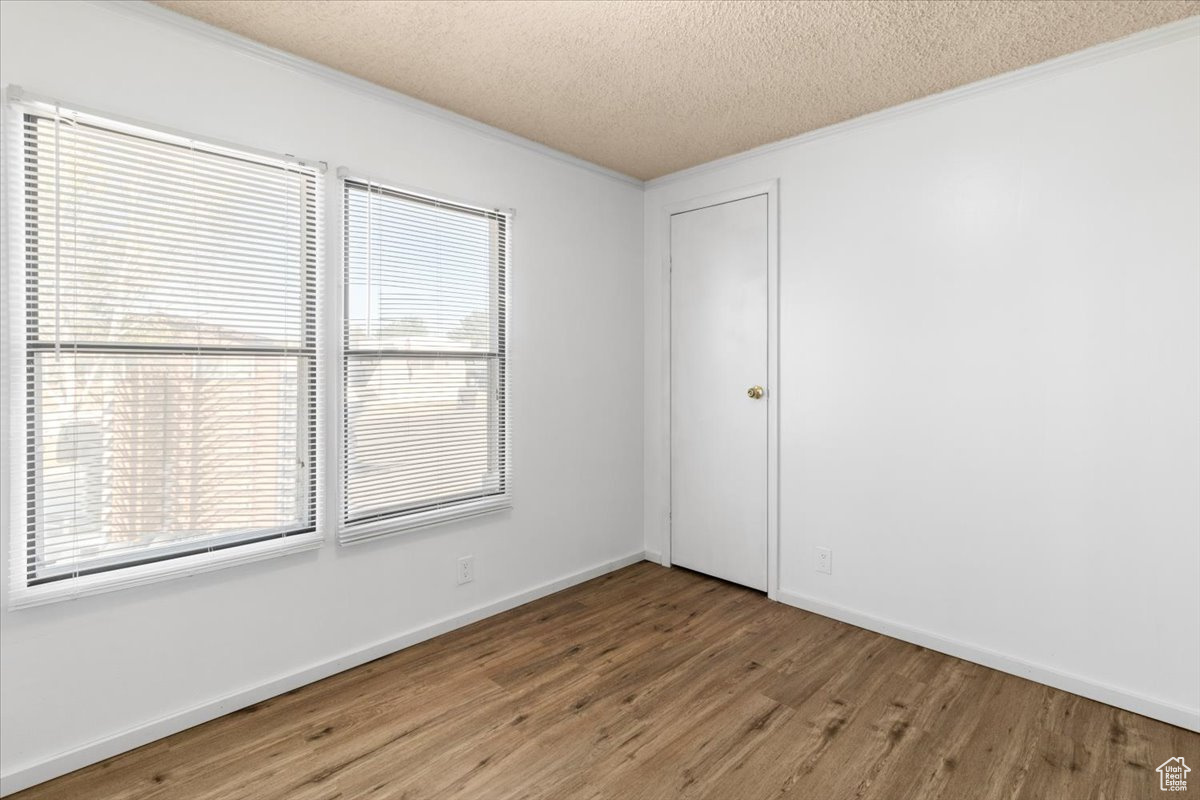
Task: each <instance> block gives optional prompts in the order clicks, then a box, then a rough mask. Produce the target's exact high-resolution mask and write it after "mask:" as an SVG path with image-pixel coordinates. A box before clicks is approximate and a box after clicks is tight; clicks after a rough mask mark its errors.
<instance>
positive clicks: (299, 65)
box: [88, 0, 643, 188]
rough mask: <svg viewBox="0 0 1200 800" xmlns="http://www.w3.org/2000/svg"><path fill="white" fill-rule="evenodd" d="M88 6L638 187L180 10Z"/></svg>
mask: <svg viewBox="0 0 1200 800" xmlns="http://www.w3.org/2000/svg"><path fill="white" fill-rule="evenodd" d="M88 2H89V3H91V4H92V5H94V6H98V7H100V8H103V9H106V10H109V11H115V12H117V13H120V14H124V15H126V16H128V17H134V18H137V19H142V20H148V21H150V22H155V23H158V24H161V25H170V26H172V27H174V28H176V29H178V30H182V31H185V32H187V33H189V34H191V35H193V36H197V37H199V38H203V39H208V40H209V41H211V42H215V43H217V44H221V45H224V46H226V47H230V48H232V49H234V50H237V51H239V52H241V53H242V54H243V55H248V56H251V57H253V58H256V59H258V60H259V61H264V62H266V63H269V64H272V65H273V66H277V67H284V68H286V69H289V70H292V71H293V72H298V73H301V74H304V75H308V76H312V77H316V78H320V79H322V80H324V81H327V82H329V83H333V84H336V85H338V86H340V87H342V88H343V89H348V90H350V91H353V92H356V93H358V94H362V95H367V96H368V97H372V98H374V99H376V100H383V101H385V102H389V103H393V104H395V105H398V106H400V107H401V108H403V109H405V110H406V111H411V112H413V113H416V114H420V115H421V116H424V117H428V118H430V119H434V120H437V121H439V122H445V123H448V124H450V125H456V126H458V127H460V128H464V129H466V130H469V131H471V132H473V133H477V134H480V135H482V136H487V137H489V138H491V139H496V140H498V141H501V142H505V143H507V144H510V145H514V146H516V147H520V148H522V149H524V150H529V151H531V152H534V153H537V154H539V155H543V156H546V157H548V158H553V159H554V160H556V161H560V162H562V163H564V164H570V165H571V166H573V167H578V168H580V169H584V170H587V171H588V172H591V173H593V174H595V175H600V176H603V177H605V178H609V179H611V180H614V181H617V182H619V183H623V184H627V185H629V186H636V187H638V188H641V187H642V185H643V184H642V181H640V180H638V179H637V178H634V177H632V176H630V175H626V174H624V173H622V172H617V171H616V170H613V169H609V168H608V167H602V166H600V165H599V164H593V163H592V162H591V161H586V160H584V159H582V158H578V157H576V156H573V155H570V154H569V153H564V152H563V151H561V150H555V149H554V148H553V147H548V146H546V145H544V144H540V143H539V142H535V141H533V140H531V139H526V138H525V137H523V136H518V135H517V134H515V133H509V132H508V131H505V130H501V129H500V128H495V127H493V126H491V125H488V124H486V123H483V122H480V121H478V120H474V119H471V118H470V117H465V116H463V115H462V114H456V113H455V112H453V111H449V110H447V109H444V108H441V107H440V106H435V105H433V104H432V103H426V102H424V101H423V100H418V99H416V98H415V97H409V96H408V95H406V94H401V93H400V92H397V91H394V90H392V89H387V88H384V87H383V86H380V85H379V84H376V83H372V82H370V81H368V80H364V79H362V78H356V77H354V76H353V75H350V74H347V73H345V72H341V71H339V70H336V69H333V68H332V67H327V66H325V65H324V64H318V63H317V62H315V61H310V60H309V59H307V58H301V57H300V56H296V55H292V54H291V53H285V52H284V51H282V50H276V49H275V48H273V47H268V46H267V45H265V44H261V43H260V42H256V41H254V40H252V39H247V38H246V37H244V36H239V35H238V34H236V33H231V32H230V31H227V30H224V29H223V28H218V27H216V26H214V25H209V24H208V23H206V22H201V21H200V20H197V19H192V18H191V17H187V16H184V15H183V14H179V13H176V12H174V11H168V10H167V9H165V8H160V7H159V6H156V5H154V4H153V3H150V2H148V0H88Z"/></svg>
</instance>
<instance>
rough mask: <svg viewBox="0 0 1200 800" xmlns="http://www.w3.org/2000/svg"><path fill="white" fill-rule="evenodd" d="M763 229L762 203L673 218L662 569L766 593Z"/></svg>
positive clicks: (760, 198) (759, 199) (752, 200)
mask: <svg viewBox="0 0 1200 800" xmlns="http://www.w3.org/2000/svg"><path fill="white" fill-rule="evenodd" d="M767 230H768V229H767V195H765V194H761V195H756V196H754V197H747V198H744V199H742V200H735V201H733V202H729V203H721V204H719V205H713V206H708V207H706V208H699V209H696V210H694V211H686V212H683V213H680V214H674V215H672V217H671V563H672V564H678V565H679V566H681V567H687V568H689V569H694V570H696V571H697V572H703V573H706V574H708V575H715V576H716V577H718V578H724V579H726V580H729V581H733V582H735V583H740V584H743V585H745V586H750V587H753V588H755V589H761V590H763V591H766V589H767V401H766V398H765V396H764V395H762V394H760V392H758V391H755V389H756V388H757V389H759V390H761V391H762V392H765V388H766V386H767V324H768V319H767V268H768V264H767V258H768V253H767V243H768V240H767V235H768V233H767ZM755 395H758V396H755Z"/></svg>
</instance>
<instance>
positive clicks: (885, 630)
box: [779, 589, 1200, 732]
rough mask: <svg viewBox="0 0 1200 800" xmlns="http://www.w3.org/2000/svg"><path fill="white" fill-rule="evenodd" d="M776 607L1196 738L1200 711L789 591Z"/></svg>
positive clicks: (781, 596)
mask: <svg viewBox="0 0 1200 800" xmlns="http://www.w3.org/2000/svg"><path fill="white" fill-rule="evenodd" d="M779 601H780V602H782V603H786V604H787V605H789V606H795V607H796V608H802V609H804V610H805V611H811V612H813V613H814V614H820V615H821V616H823V617H831V618H833V619H836V620H840V621H841V622H847V623H849V624H851V625H857V626H858V627H860V628H866V629H867V630H869V631H875V632H876V633H882V634H883V635H884V636H890V637H892V638H893V639H900V640H901V641H905V642H909V643H911V644H916V645H920V646H921V647H928V648H929V649H930V650H936V651H938V652H939V653H946V654H947V655H951V656H955V657H956V658H961V659H963V660H965V661H971V662H974V663H976V664H982V665H983V666H985V667H991V668H992V669H998V670H1000V671H1001V672H1007V673H1009V674H1010V675H1016V676H1018V677H1021V678H1026V679H1028V680H1031V681H1036V682H1037V683H1042V684H1045V685H1046V686H1053V687H1054V688H1055V689H1062V690H1063V691H1064V692H1070V693H1071V694H1077V695H1080V696H1081V697H1086V698H1088V699H1091V700H1097V701H1099V702H1101V703H1106V704H1108V705H1110V706H1116V707H1117V708H1123V709H1125V710H1126V711H1132V712H1134V713H1135V714H1141V715H1143V716H1146V717H1151V718H1153V719H1158V720H1162V721H1163V722H1169V723H1170V724H1172V725H1178V726H1179V727H1181V728H1187V729H1188V730H1192V731H1197V732H1200V709H1196V708H1188V707H1187V706H1180V705H1174V704H1171V703H1164V702H1163V701H1161V700H1155V699H1153V698H1150V697H1146V696H1145V695H1140V694H1137V693H1135V692H1130V691H1126V690H1125V689H1118V688H1117V687H1115V686H1109V685H1108V684H1104V683H1100V682H1098V681H1094V680H1091V679H1089V678H1084V677H1081V676H1079V675H1073V674H1070V673H1067V672H1062V671H1060V670H1057V669H1054V668H1053V667H1047V666H1043V665H1041V664H1033V663H1030V662H1028V661H1024V660H1022V659H1019V658H1014V657H1012V656H1007V655H1004V654H1003V653H998V652H996V651H995V650H989V649H987V648H986V647H980V646H978V645H973V644H968V643H967V642H961V641H958V640H956V639H950V638H948V637H946V636H942V635H941V634H937V633H933V632H931V631H926V630H922V629H920V628H914V627H912V626H910V625H905V624H903V623H900V622H896V621H894V620H890V619H884V618H883V617H877V616H874V615H872V614H865V613H863V612H861V611H855V610H854V609H850V608H846V607H844V606H839V605H835V604H833V603H827V602H825V601H823V600H817V599H815V598H813V597H808V596H806V595H802V594H799V593H797V592H793V591H789V590H787V589H780V590H779Z"/></svg>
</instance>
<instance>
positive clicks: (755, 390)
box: [746, 386, 763, 400]
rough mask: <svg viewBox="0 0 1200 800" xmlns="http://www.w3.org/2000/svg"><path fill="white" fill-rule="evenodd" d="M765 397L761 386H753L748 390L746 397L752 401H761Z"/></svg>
mask: <svg viewBox="0 0 1200 800" xmlns="http://www.w3.org/2000/svg"><path fill="white" fill-rule="evenodd" d="M762 396H763V388H762V387H761V386H751V387H750V388H749V389H747V390H746V397H749V398H750V399H751V400H761V399H762Z"/></svg>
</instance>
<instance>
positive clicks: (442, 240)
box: [341, 179, 509, 541]
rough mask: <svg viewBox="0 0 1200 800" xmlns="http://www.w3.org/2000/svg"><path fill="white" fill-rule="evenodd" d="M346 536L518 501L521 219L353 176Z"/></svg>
mask: <svg viewBox="0 0 1200 800" xmlns="http://www.w3.org/2000/svg"><path fill="white" fill-rule="evenodd" d="M343 185H344V196H343V197H344V213H345V221H344V222H345V242H344V257H345V286H344V291H345V296H344V313H345V317H344V321H345V329H344V345H343V363H342V367H343V370H342V389H343V397H342V407H343V408H342V410H343V414H344V417H343V425H342V443H341V445H342V482H341V513H342V518H341V539H342V540H343V541H355V540H359V539H365V538H372V537H375V536H379V535H383V534H386V533H391V532H394V531H396V530H400V529H403V528H406V527H411V526H414V525H423V524H428V523H430V522H432V521H440V520H442V519H448V518H455V517H460V516H467V515H471V514H477V513H482V512H484V511H490V510H494V509H496V508H502V507H504V506H506V505H507V502H508V485H509V475H508V460H507V430H506V427H507V424H506V414H505V403H506V400H507V398H506V383H507V382H506V374H505V371H506V341H505V338H506V337H505V297H506V291H505V272H506V266H507V250H508V228H509V219H508V216H507V215H505V214H503V213H500V212H497V211H489V210H484V209H479V208H472V207H469V206H464V205H458V204H455V203H447V202H443V201H438V200H433V199H430V198H427V197H422V196H418V195H414V194H409V193H405V192H401V191H396V190H393V189H388V188H385V187H382V186H379V185H378V184H373V183H367V182H362V181H356V180H352V179H346V180H345V181H344V184H343Z"/></svg>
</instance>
